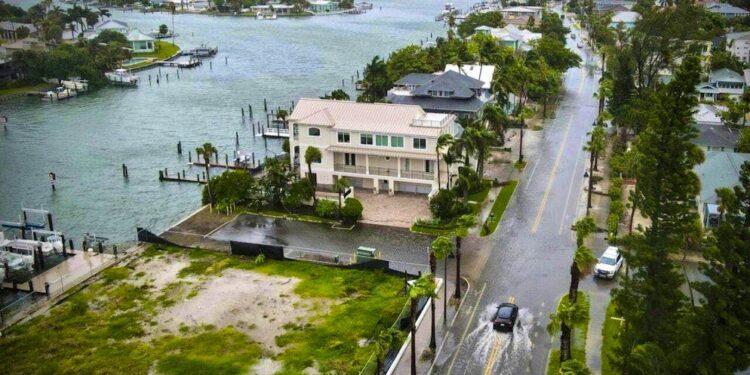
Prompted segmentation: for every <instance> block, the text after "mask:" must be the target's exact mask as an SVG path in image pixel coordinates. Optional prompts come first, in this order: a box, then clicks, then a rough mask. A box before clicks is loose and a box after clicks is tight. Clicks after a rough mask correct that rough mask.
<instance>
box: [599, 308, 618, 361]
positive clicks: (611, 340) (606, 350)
mask: <svg viewBox="0 0 750 375" xmlns="http://www.w3.org/2000/svg"><path fill="white" fill-rule="evenodd" d="M616 309H617V306H616V305H615V303H614V301H610V302H609V305H607V314H606V315H605V317H604V326H603V327H602V375H619V374H620V371H618V370H617V369H616V368H615V367H614V366H613V364H612V362H611V357H613V356H615V351H616V350H617V346H618V345H619V343H618V337H619V334H620V321H619V320H614V319H612V318H616V317H617V313H616V311H615V310H616Z"/></svg>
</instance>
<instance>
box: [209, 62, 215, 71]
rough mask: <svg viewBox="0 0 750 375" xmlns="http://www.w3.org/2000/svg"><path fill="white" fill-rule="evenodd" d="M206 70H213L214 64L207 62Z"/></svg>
mask: <svg viewBox="0 0 750 375" xmlns="http://www.w3.org/2000/svg"><path fill="white" fill-rule="evenodd" d="M208 69H209V70H214V62H213V61H209V62H208Z"/></svg>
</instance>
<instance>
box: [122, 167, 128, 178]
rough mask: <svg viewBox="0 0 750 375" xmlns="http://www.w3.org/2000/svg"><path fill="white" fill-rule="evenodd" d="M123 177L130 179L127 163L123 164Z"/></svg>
mask: <svg viewBox="0 0 750 375" xmlns="http://www.w3.org/2000/svg"><path fill="white" fill-rule="evenodd" d="M122 177H123V178H124V179H126V180H127V179H128V166H127V165H125V163H123V164H122Z"/></svg>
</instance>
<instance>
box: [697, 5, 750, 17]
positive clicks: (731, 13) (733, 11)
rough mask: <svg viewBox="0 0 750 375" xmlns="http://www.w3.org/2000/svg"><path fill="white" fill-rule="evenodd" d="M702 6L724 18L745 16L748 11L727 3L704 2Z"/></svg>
mask: <svg viewBox="0 0 750 375" xmlns="http://www.w3.org/2000/svg"><path fill="white" fill-rule="evenodd" d="M704 7H705V8H706V10H707V11H709V12H711V13H716V14H718V15H720V16H722V17H724V18H735V17H745V16H747V15H749V14H750V12H748V11H746V10H745V9H742V8H740V7H736V6H734V5H732V4H727V3H713V4H705V5H704Z"/></svg>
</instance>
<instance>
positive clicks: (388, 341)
mask: <svg viewBox="0 0 750 375" xmlns="http://www.w3.org/2000/svg"><path fill="white" fill-rule="evenodd" d="M402 340H403V337H402V335H401V331H399V330H398V328H396V327H391V328H388V329H385V330H382V331H380V334H379V335H378V337H376V338H375V360H376V368H377V370H376V371H375V374H377V375H380V374H382V373H383V361H385V355H386V354H388V351H389V350H390V349H391V348H394V347H397V346H398V345H399V344H401V341H402Z"/></svg>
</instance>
